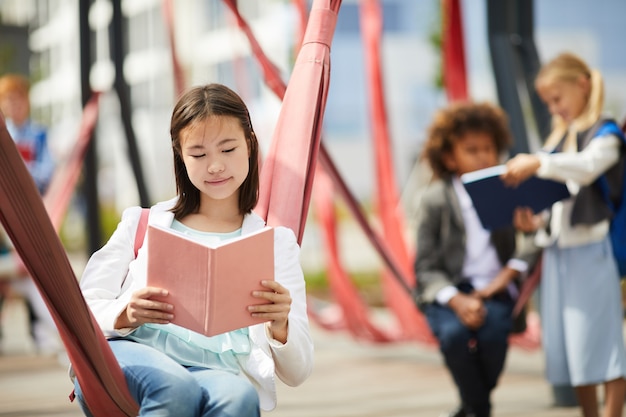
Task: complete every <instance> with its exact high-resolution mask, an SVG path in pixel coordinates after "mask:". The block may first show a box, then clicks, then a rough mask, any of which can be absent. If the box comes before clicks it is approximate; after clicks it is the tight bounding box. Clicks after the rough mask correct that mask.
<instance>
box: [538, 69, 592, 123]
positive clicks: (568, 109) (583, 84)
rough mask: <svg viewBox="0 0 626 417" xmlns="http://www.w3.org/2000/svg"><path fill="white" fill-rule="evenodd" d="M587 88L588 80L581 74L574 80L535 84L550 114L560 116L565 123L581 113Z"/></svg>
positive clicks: (588, 87)
mask: <svg viewBox="0 0 626 417" xmlns="http://www.w3.org/2000/svg"><path fill="white" fill-rule="evenodd" d="M589 90H590V83H589V80H588V79H587V78H585V77H582V76H581V77H580V78H579V79H578V80H577V81H575V82H568V81H559V80H555V81H552V82H545V83H540V84H539V85H538V86H537V92H538V93H539V96H540V97H541V100H543V102H544V103H546V105H547V106H548V110H549V111H550V114H552V115H553V116H555V115H558V116H560V117H561V118H562V119H563V121H565V123H567V124H569V123H571V122H572V121H574V119H576V118H577V117H578V116H580V115H581V114H582V112H583V110H584V109H585V106H586V105H587V100H588V98H589Z"/></svg>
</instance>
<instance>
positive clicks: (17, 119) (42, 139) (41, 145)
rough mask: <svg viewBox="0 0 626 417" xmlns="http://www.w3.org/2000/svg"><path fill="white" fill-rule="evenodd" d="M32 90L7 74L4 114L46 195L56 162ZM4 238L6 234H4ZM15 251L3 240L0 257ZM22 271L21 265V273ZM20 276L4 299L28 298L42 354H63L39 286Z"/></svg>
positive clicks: (1, 102)
mask: <svg viewBox="0 0 626 417" xmlns="http://www.w3.org/2000/svg"><path fill="white" fill-rule="evenodd" d="M29 89H30V84H29V82H28V80H27V79H26V77H23V76H22V75H18V74H7V75H4V76H2V77H0V111H2V113H3V114H4V117H5V119H6V124H7V129H8V131H9V134H10V135H11V137H12V138H13V140H14V141H15V144H16V146H17V148H18V150H19V152H20V154H21V155H22V158H23V159H24V162H25V163H26V166H27V168H28V171H29V172H30V174H31V176H32V177H33V179H34V180H35V184H36V185H37V189H38V190H39V192H40V193H41V194H44V193H45V191H46V189H47V187H48V184H49V183H50V180H51V178H52V174H53V171H54V162H53V159H52V156H51V154H50V151H49V149H48V141H47V135H46V130H45V129H44V128H43V127H42V126H40V125H38V124H36V123H35V122H33V121H32V120H31V119H30V98H29ZM0 237H4V231H2V232H1V233H0ZM12 251H13V248H12V246H11V245H10V242H9V240H8V239H7V238H5V239H2V241H1V242H0V256H15V254H14V253H12ZM20 267H21V265H19V264H18V269H20ZM16 274H23V275H24V276H21V277H19V278H17V279H13V280H11V281H10V282H9V283H6V284H5V285H4V289H3V290H2V289H0V290H1V291H0V298H1V297H2V294H3V293H4V294H5V295H6V294H7V293H8V294H9V295H10V294H18V295H20V296H22V297H24V298H25V299H26V301H27V303H28V307H29V312H30V314H31V323H30V324H31V334H32V337H33V339H34V342H35V346H36V347H37V351H38V353H40V354H44V355H50V354H53V355H54V354H61V353H62V351H63V345H62V343H61V339H60V337H59V334H58V331H57V328H56V325H55V323H54V319H53V318H52V315H51V314H50V312H49V311H48V307H47V306H46V304H45V302H44V301H43V298H41V294H40V293H39V290H38V289H37V286H36V285H35V283H34V281H33V280H32V279H30V277H28V276H27V273H26V271H25V270H24V271H20V270H18V271H16ZM1 304H2V303H0V306H1Z"/></svg>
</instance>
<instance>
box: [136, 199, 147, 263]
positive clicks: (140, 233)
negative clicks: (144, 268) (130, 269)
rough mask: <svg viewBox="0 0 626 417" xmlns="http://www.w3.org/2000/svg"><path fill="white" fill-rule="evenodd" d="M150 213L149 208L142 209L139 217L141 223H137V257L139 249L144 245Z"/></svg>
mask: <svg viewBox="0 0 626 417" xmlns="http://www.w3.org/2000/svg"><path fill="white" fill-rule="evenodd" d="M149 215H150V209H149V208H142V209H141V217H139V223H138V224H137V232H135V258H136V257H137V253H139V249H140V248H141V246H142V245H143V239H144V238H145V236H146V229H147V228H148V216H149Z"/></svg>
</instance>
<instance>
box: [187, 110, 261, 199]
mask: <svg viewBox="0 0 626 417" xmlns="http://www.w3.org/2000/svg"><path fill="white" fill-rule="evenodd" d="M180 141H181V152H182V159H183V162H184V164H185V167H186V169H187V175H188V176H189V179H190V180H191V183H192V184H193V185H194V186H195V187H196V188H198V190H200V195H201V201H204V200H206V199H207V198H208V199H209V200H213V201H222V202H224V201H228V202H231V203H234V204H235V207H237V204H238V197H239V187H240V186H241V184H243V182H244V180H245V179H246V177H247V176H248V171H249V161H248V159H249V153H248V143H247V141H246V138H245V135H244V132H243V129H242V128H241V125H240V124H239V120H238V119H237V118H235V117H231V116H211V117H208V118H207V119H204V120H200V121H197V122H195V123H193V124H191V125H189V126H187V127H186V128H185V129H183V130H182V131H181V132H180Z"/></svg>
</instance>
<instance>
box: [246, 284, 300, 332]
mask: <svg viewBox="0 0 626 417" xmlns="http://www.w3.org/2000/svg"><path fill="white" fill-rule="evenodd" d="M261 285H262V286H264V287H265V288H267V291H253V292H252V296H253V297H256V298H260V299H262V300H266V301H268V302H269V303H267V304H259V305H253V306H248V311H250V313H251V314H252V316H253V317H258V318H262V319H266V320H269V321H270V325H269V326H270V331H271V332H272V337H273V338H274V339H275V340H278V341H279V342H281V343H285V342H287V333H288V332H287V331H288V322H287V319H288V318H289V311H291V295H290V294H289V290H288V289H287V288H285V287H283V286H282V285H280V284H279V283H278V282H276V281H273V280H267V281H266V280H263V281H261Z"/></svg>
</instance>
